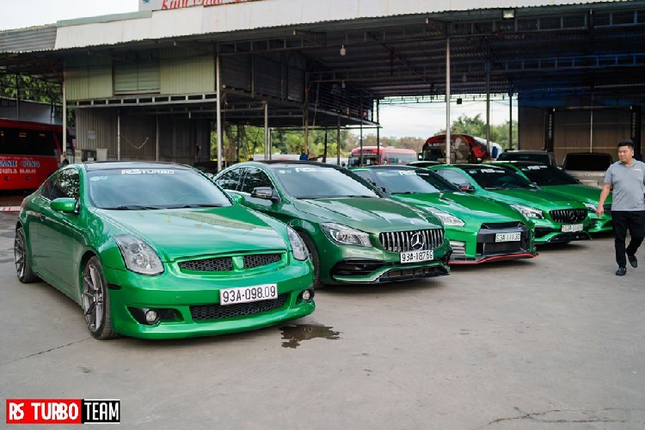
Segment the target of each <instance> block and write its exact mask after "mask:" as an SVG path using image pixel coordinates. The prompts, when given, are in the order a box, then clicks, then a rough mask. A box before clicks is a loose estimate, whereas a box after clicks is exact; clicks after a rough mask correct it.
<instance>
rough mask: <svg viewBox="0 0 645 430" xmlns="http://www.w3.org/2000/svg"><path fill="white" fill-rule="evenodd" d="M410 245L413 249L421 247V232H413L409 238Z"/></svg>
mask: <svg viewBox="0 0 645 430" xmlns="http://www.w3.org/2000/svg"><path fill="white" fill-rule="evenodd" d="M410 245H411V246H412V249H414V250H415V251H418V250H420V249H421V248H423V236H422V235H421V233H414V234H413V235H412V237H411V238H410Z"/></svg>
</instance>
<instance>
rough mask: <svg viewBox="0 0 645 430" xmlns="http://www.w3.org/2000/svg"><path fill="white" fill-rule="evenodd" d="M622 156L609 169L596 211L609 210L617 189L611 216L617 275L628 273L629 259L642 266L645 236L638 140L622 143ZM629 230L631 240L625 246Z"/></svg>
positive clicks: (643, 170) (644, 173) (644, 168)
mask: <svg viewBox="0 0 645 430" xmlns="http://www.w3.org/2000/svg"><path fill="white" fill-rule="evenodd" d="M618 159H619V161H617V162H615V163H614V164H612V165H611V166H610V167H609V169H607V173H605V186H604V187H603V189H602V192H601V193H600V202H599V204H598V209H597V210H596V214H597V215H598V217H601V216H602V215H603V214H604V213H605V209H604V204H605V200H607V197H609V193H610V192H612V191H613V197H612V204H611V217H612V220H613V224H614V238H615V247H616V263H618V270H616V275H617V276H624V275H625V274H626V273H627V260H629V264H630V265H631V266H632V267H634V268H636V267H638V259H637V258H636V251H638V247H639V246H640V245H641V243H643V238H644V237H645V163H642V162H640V161H638V160H635V159H634V142H632V141H631V140H630V139H627V140H623V141H621V142H620V143H618ZM628 230H629V233H630V235H631V241H630V242H629V246H627V248H625V238H626V236H627V231H628ZM625 254H627V259H626V258H625Z"/></svg>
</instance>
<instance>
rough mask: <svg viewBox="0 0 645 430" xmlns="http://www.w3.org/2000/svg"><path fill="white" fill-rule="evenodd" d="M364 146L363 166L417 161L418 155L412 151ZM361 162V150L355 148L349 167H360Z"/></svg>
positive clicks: (350, 156)
mask: <svg viewBox="0 0 645 430" xmlns="http://www.w3.org/2000/svg"><path fill="white" fill-rule="evenodd" d="M376 149H377V148H376V146H363V165H374V164H409V163H411V162H413V161H417V153H416V152H414V151H413V150H411V149H403V148H394V147H392V146H381V147H380V148H379V153H377V150H376ZM379 155H380V156H379ZM360 162H361V148H355V149H353V150H352V152H351V153H350V155H349V167H358V166H359V164H360Z"/></svg>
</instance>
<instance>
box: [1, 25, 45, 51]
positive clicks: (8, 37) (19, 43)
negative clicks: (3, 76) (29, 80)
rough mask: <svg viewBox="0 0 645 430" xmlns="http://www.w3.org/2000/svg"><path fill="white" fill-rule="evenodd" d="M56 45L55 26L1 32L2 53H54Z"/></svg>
mask: <svg viewBox="0 0 645 430" xmlns="http://www.w3.org/2000/svg"><path fill="white" fill-rule="evenodd" d="M55 45H56V26H55V25H46V26H42V27H32V28H25V29H19V30H8V31H2V32H0V53H23V52H38V51H52V50H53V49H54V46H55Z"/></svg>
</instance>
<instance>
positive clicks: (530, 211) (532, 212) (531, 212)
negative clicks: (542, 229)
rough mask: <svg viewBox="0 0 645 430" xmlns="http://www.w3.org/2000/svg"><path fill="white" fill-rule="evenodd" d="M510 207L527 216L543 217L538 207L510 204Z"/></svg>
mask: <svg viewBox="0 0 645 430" xmlns="http://www.w3.org/2000/svg"><path fill="white" fill-rule="evenodd" d="M511 207H512V208H513V209H515V210H516V211H518V212H519V213H521V214H522V215H524V216H525V217H527V218H537V219H544V215H542V211H541V210H539V209H534V208H531V207H528V206H523V205H511Z"/></svg>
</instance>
